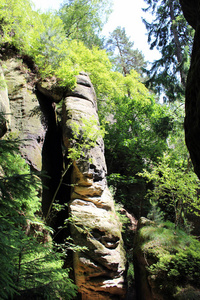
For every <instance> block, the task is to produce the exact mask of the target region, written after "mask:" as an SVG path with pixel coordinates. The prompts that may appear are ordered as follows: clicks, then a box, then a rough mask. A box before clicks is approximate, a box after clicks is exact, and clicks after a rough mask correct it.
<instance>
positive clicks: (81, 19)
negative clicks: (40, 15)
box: [59, 0, 112, 48]
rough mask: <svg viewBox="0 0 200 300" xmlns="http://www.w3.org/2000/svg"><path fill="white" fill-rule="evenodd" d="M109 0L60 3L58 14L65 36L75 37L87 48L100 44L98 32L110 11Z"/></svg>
mask: <svg viewBox="0 0 200 300" xmlns="http://www.w3.org/2000/svg"><path fill="white" fill-rule="evenodd" d="M111 6H112V3H111V1H109V0H103V1H99V0H97V1H94V0H92V1H88V0H75V1H72V0H67V1H64V4H63V5H62V7H61V9H60V11H59V16H60V17H61V19H62V20H63V23H64V29H65V33H66V37H67V38H69V39H71V40H72V39H77V40H80V41H82V42H84V44H85V45H86V46H88V47H89V48H92V46H94V45H95V46H101V44H102V42H101V39H100V37H99V34H100V32H101V30H102V28H103V25H104V24H105V22H106V21H107V17H108V14H110V13H111Z"/></svg>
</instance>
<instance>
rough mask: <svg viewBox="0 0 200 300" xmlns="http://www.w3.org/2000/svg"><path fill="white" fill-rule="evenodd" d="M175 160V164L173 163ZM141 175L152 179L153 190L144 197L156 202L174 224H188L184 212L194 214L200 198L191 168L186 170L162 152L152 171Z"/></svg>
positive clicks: (197, 182) (196, 179)
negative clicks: (162, 154)
mask: <svg viewBox="0 0 200 300" xmlns="http://www.w3.org/2000/svg"><path fill="white" fill-rule="evenodd" d="M174 163H175V165H173V164H174ZM140 175H141V176H142V177H144V178H146V179H147V182H153V186H154V187H153V190H149V192H148V194H147V197H148V198H149V199H151V201H153V202H156V203H158V205H159V206H160V208H162V210H163V212H164V214H165V217H166V218H167V219H169V220H171V221H173V222H174V223H175V225H176V227H177V226H181V225H182V226H184V225H185V226H187V221H186V214H188V213H196V212H197V211H198V209H199V205H200V200H199V197H198V194H197V190H198V188H199V180H198V178H197V176H196V174H195V173H194V172H193V170H188V169H187V168H186V167H185V166H184V165H183V163H182V162H181V161H175V162H174V160H173V157H171V156H170V155H164V156H163V157H162V158H161V159H160V161H159V162H158V163H156V164H155V165H154V166H152V170H151V171H147V170H144V172H143V173H140Z"/></svg>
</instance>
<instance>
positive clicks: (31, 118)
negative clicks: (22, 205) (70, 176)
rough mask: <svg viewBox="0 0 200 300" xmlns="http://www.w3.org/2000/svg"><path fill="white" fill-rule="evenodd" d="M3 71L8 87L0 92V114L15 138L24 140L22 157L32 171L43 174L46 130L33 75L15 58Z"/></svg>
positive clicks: (11, 59)
mask: <svg viewBox="0 0 200 300" xmlns="http://www.w3.org/2000/svg"><path fill="white" fill-rule="evenodd" d="M2 72H3V73H4V75H3V73H2V75H1V76H4V77H5V82H6V87H4V89H2V90H0V96H1V99H0V100H1V111H3V112H4V113H5V114H6V115H5V116H6V118H7V124H8V125H9V128H10V130H11V132H13V133H14V135H15V138H19V139H20V141H21V143H20V151H21V153H22V156H23V157H24V158H25V159H26V161H27V162H28V163H29V165H30V166H31V167H32V168H33V169H35V170H37V171H40V170H41V168H42V155H41V153H42V147H43V142H44V138H45V132H46V128H45V124H44V123H43V122H42V115H41V110H40V108H39V104H38V99H37V97H36V94H35V91H34V82H33V78H32V76H31V72H29V71H28V69H25V68H24V66H23V64H22V62H21V61H20V60H19V59H16V58H10V59H7V60H5V61H4V62H3V68H2ZM2 78H3V77H2ZM4 133H5V132H4Z"/></svg>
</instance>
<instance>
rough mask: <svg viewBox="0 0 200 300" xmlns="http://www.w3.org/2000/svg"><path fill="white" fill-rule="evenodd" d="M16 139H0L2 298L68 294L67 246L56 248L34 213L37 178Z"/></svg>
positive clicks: (73, 289)
mask: <svg viewBox="0 0 200 300" xmlns="http://www.w3.org/2000/svg"><path fill="white" fill-rule="evenodd" d="M18 143H19V142H18V141H15V140H14V141H13V140H12V139H7V140H0V153H1V155H0V194H1V197H0V207H1V210H0V253H1V255H0V264H1V267H2V270H1V272H0V289H1V299H9V298H13V297H18V296H17V295H21V296H23V297H26V298H27V299H28V298H29V297H30V295H31V296H32V295H34V297H38V298H37V299H60V297H64V298H65V299H72V298H73V297H74V296H75V294H76V286H75V285H74V284H73V283H72V281H71V280H70V279H69V277H68V273H69V270H67V269H63V258H65V256H66V253H65V252H66V248H62V249H63V251H64V252H63V251H60V249H57V247H56V245H54V243H53V241H51V238H50V229H49V228H47V227H46V226H45V225H44V223H43V222H42V220H41V219H40V217H39V214H41V213H40V199H39V197H38V195H39V190H40V189H41V187H40V180H39V178H38V176H37V175H35V174H32V173H31V172H30V169H29V167H28V165H27V164H26V163H25V161H24V159H22V158H21V156H20V155H19V153H18V150H17V148H18ZM58 250H59V251H58ZM19 297H20V296H19Z"/></svg>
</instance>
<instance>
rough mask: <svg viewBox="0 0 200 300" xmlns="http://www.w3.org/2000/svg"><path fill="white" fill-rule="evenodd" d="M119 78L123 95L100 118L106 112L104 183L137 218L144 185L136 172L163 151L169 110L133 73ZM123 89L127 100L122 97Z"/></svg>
mask: <svg viewBox="0 0 200 300" xmlns="http://www.w3.org/2000/svg"><path fill="white" fill-rule="evenodd" d="M137 76H138V75H137ZM123 78H124V83H126V84H127V85H126V86H124V94H122V93H121V94H119V95H121V97H120V96H118V97H116V98H114V99H113V100H112V102H111V105H110V108H111V109H110V111H109V110H108V108H107V107H106V109H107V112H105V113H104V117H105V114H106V113H107V120H106V122H105V130H106V132H107V134H106V136H105V139H104V141H105V149H106V160H107V164H108V174H109V177H108V180H109V183H110V184H111V185H113V186H115V188H116V189H117V191H116V199H117V201H120V202H121V203H123V205H125V207H126V208H128V209H130V210H131V211H133V210H134V213H135V214H137V216H138V215H139V214H140V212H139V210H140V209H141V203H140V201H142V198H143V196H144V193H145V184H144V180H142V179H140V178H139V177H138V176H137V173H138V172H141V171H142V169H143V168H144V167H149V165H150V164H151V162H152V161H157V157H159V156H160V155H161V154H162V152H163V151H164V150H166V149H167V143H166V138H167V136H168V133H169V131H170V130H171V129H172V122H171V120H172V118H171V116H170V111H169V109H168V108H167V107H166V106H161V105H160V104H157V103H156V102H155V100H154V99H153V97H152V96H151V95H150V94H149V92H148V90H147V89H146V88H145V87H144V85H143V84H142V83H140V82H139V80H138V78H137V77H136V72H135V73H133V71H132V72H131V74H130V75H128V76H126V77H123ZM122 83H123V81H122ZM126 87H128V89H129V92H130V97H127V95H126ZM102 110H103V109H102ZM108 113H109V115H108ZM163 120H164V121H163ZM127 199H129V201H127Z"/></svg>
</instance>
